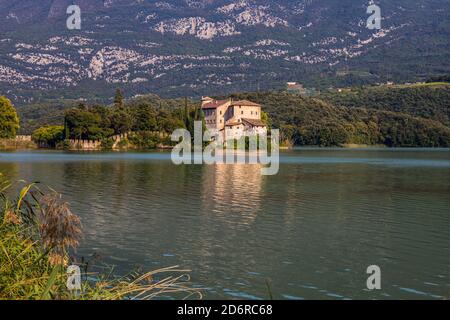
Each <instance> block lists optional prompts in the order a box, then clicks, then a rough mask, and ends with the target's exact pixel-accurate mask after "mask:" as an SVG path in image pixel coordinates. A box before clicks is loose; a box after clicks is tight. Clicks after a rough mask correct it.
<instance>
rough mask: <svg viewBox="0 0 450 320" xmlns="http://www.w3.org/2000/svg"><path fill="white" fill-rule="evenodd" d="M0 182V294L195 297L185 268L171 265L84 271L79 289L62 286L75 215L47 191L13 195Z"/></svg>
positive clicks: (77, 226) (26, 189) (77, 232)
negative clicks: (121, 272) (120, 273)
mask: <svg viewBox="0 0 450 320" xmlns="http://www.w3.org/2000/svg"><path fill="white" fill-rule="evenodd" d="M22 183H23V182H22ZM10 190H11V184H10V183H9V182H7V181H3V182H0V205H1V213H0V299H33V300H34V299H63V300H68V299H70V300H72V299H75V300H117V299H143V300H145V299H155V298H158V297H159V298H162V297H170V298H177V299H187V298H201V297H202V293H201V291H200V290H198V289H195V288H193V287H192V285H191V283H190V277H189V275H188V272H189V271H190V270H184V269H181V268H179V267H178V266H175V267H168V268H162V269H158V270H154V271H151V272H147V273H138V272H132V273H130V274H129V275H127V276H123V277H117V276H115V275H114V273H113V269H109V270H108V269H107V270H108V271H104V272H102V273H89V272H87V271H85V273H84V274H83V277H82V279H83V281H82V283H81V290H79V291H77V292H71V291H69V290H68V288H67V284H66V283H67V279H68V275H67V274H66V267H67V265H68V264H69V263H70V261H71V260H72V257H71V255H70V254H69V252H72V251H73V250H75V249H76V248H77V246H78V244H79V241H80V239H81V236H82V231H81V230H82V228H81V223H80V219H79V218H78V216H76V215H75V214H74V213H73V212H72V211H71V209H70V206H69V205H68V204H67V203H66V202H64V201H62V198H61V196H60V195H59V194H58V193H56V192H55V191H53V190H50V192H47V193H44V192H42V191H41V190H40V189H39V187H38V186H37V185H36V184H25V185H24V186H23V188H22V189H21V191H20V193H19V195H18V196H17V197H15V198H13V199H11V198H10V197H8V196H7V195H6V193H8V191H10Z"/></svg>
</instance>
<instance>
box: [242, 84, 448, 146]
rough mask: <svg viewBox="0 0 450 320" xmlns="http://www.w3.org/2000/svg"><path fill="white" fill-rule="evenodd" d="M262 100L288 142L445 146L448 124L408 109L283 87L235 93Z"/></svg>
mask: <svg viewBox="0 0 450 320" xmlns="http://www.w3.org/2000/svg"><path fill="white" fill-rule="evenodd" d="M233 97H234V98H236V99H249V100H252V101H255V102H258V103H261V104H262V105H263V107H264V110H265V112H267V113H268V114H269V115H270V118H271V122H272V126H273V127H274V128H279V129H280V135H281V140H282V143H283V144H287V145H292V144H293V145H299V146H304V145H316V146H339V145H343V144H367V145H378V144H380V145H386V146H389V147H449V146H450V128H449V127H448V126H446V125H444V124H442V123H440V122H438V121H435V120H429V119H424V118H421V117H417V116H414V115H411V114H407V113H401V112H392V111H384V110H375V109H370V108H356V107H336V106H334V105H332V104H330V103H327V102H324V101H323V100H320V99H314V98H303V97H300V96H295V95H291V94H288V93H284V92H264V93H246V94H235V95H234V96H233Z"/></svg>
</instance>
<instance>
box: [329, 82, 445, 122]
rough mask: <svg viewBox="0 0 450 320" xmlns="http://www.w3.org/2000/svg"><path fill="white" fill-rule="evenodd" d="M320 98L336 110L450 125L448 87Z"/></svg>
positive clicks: (421, 86)
mask: <svg viewBox="0 0 450 320" xmlns="http://www.w3.org/2000/svg"><path fill="white" fill-rule="evenodd" d="M320 98H321V99H323V100H324V101H327V102H329V103H331V104H333V105H337V106H345V107H349V108H355V107H364V108H369V109H376V110H385V111H394V112H403V113H408V114H411V115H414V116H418V117H422V118H426V119H432V120H436V121H439V122H442V123H443V124H445V125H447V126H448V125H449V124H450V84H449V83H426V84H411V85H394V86H380V87H367V88H362V89H360V88H359V89H358V88H355V89H351V90H344V91H342V92H333V93H326V94H323V95H322V96H320Z"/></svg>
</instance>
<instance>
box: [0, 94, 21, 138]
mask: <svg viewBox="0 0 450 320" xmlns="http://www.w3.org/2000/svg"><path fill="white" fill-rule="evenodd" d="M18 129H19V117H18V116H17V112H16V109H15V108H14V106H13V104H12V103H11V100H9V99H8V98H6V97H5V96H0V138H7V139H12V138H15V137H16V133H17V130H18Z"/></svg>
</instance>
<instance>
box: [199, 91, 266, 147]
mask: <svg viewBox="0 0 450 320" xmlns="http://www.w3.org/2000/svg"><path fill="white" fill-rule="evenodd" d="M202 110H203V113H204V115H205V122H206V127H207V129H208V130H209V131H211V132H214V133H217V132H219V133H222V134H223V136H222V137H223V138H224V140H230V139H239V138H241V137H242V136H244V135H246V136H252V135H257V134H263V135H265V134H266V133H267V126H266V125H265V124H264V122H262V121H261V105H260V104H257V103H254V102H251V101H248V100H237V101H233V99H228V100H214V99H212V98H209V97H203V98H202Z"/></svg>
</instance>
